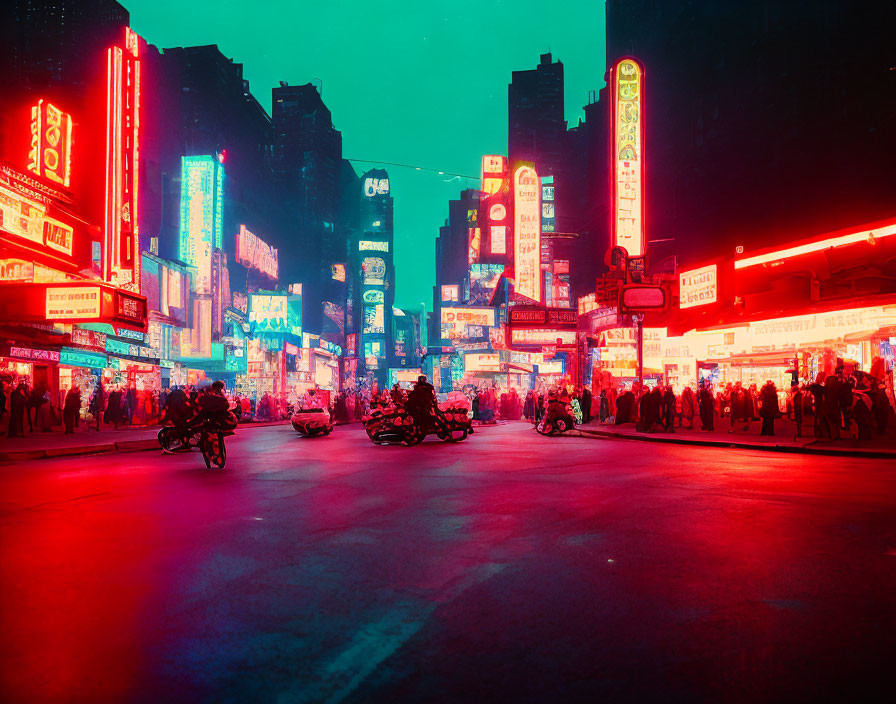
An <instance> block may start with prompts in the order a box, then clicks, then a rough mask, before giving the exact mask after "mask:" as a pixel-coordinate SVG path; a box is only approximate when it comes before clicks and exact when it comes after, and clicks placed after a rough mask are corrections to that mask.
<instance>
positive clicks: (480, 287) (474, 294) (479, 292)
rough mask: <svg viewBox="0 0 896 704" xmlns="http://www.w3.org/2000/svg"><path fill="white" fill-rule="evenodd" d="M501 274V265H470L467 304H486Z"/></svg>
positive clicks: (502, 267) (502, 270) (502, 268)
mask: <svg viewBox="0 0 896 704" xmlns="http://www.w3.org/2000/svg"><path fill="white" fill-rule="evenodd" d="M503 273H504V265H503V264H473V265H471V266H470V299H469V302H470V303H471V304H473V305H476V304H484V303H488V302H489V300H490V299H491V297H492V294H493V293H494V291H495V288H497V286H498V281H499V280H500V279H501V274H503Z"/></svg>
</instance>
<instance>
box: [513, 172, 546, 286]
mask: <svg viewBox="0 0 896 704" xmlns="http://www.w3.org/2000/svg"><path fill="white" fill-rule="evenodd" d="M513 211H514V212H513V262H514V263H513V266H514V279H515V287H514V290H515V291H516V293H518V294H520V295H521V296H526V297H527V298H530V299H532V300H533V301H540V300H541V266H540V265H541V183H540V181H539V180H538V174H537V173H535V169H533V168H532V167H531V166H526V165H523V166H519V167H518V168H517V169H516V171H514V173H513Z"/></svg>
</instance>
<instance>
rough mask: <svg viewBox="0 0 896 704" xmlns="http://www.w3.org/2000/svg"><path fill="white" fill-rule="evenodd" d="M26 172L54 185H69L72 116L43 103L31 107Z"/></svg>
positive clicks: (41, 101) (66, 186)
mask: <svg viewBox="0 0 896 704" xmlns="http://www.w3.org/2000/svg"><path fill="white" fill-rule="evenodd" d="M28 170H29V171H33V172H34V173H35V174H36V175H37V176H39V177H41V178H45V179H47V180H49V181H52V182H53V183H54V184H55V185H57V186H63V187H65V188H68V187H69V184H70V182H71V173H72V116H71V115H69V114H68V113H66V112H63V111H62V110H60V109H59V108H57V107H56V106H55V105H53V104H52V103H45V102H44V101H43V100H38V101H37V105H34V106H32V108H31V149H30V151H29V153H28Z"/></svg>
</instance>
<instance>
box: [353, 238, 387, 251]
mask: <svg viewBox="0 0 896 704" xmlns="http://www.w3.org/2000/svg"><path fill="white" fill-rule="evenodd" d="M358 251H360V252H388V251H389V243H388V242H374V241H371V240H361V241H360V242H358Z"/></svg>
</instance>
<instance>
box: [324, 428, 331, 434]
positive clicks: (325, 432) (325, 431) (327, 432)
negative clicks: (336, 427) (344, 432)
mask: <svg viewBox="0 0 896 704" xmlns="http://www.w3.org/2000/svg"><path fill="white" fill-rule="evenodd" d="M332 432H333V429H332V428H327V429H326V430H324V435H329V434H330V433H332Z"/></svg>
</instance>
